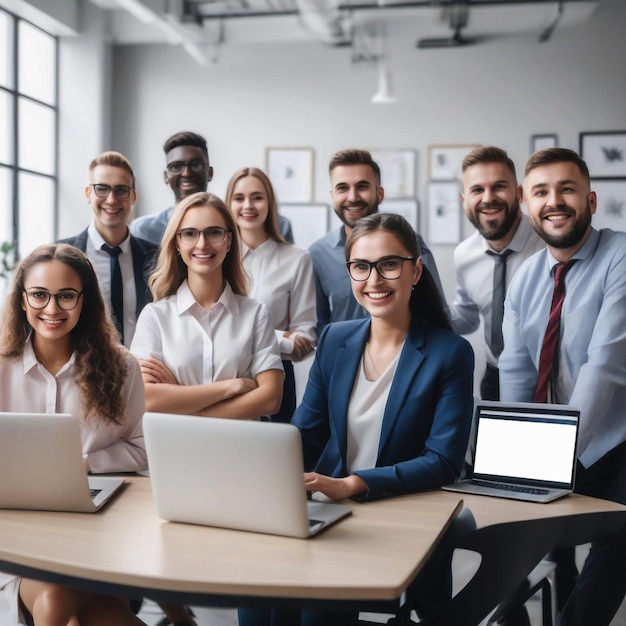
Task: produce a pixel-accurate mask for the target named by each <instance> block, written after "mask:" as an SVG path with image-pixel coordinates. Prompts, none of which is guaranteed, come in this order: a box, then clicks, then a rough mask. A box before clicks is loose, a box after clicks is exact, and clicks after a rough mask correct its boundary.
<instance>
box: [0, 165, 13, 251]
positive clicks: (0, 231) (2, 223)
mask: <svg viewBox="0 0 626 626" xmlns="http://www.w3.org/2000/svg"><path fill="white" fill-rule="evenodd" d="M12 175H13V172H12V171H11V170H10V169H9V168H8V167H0V243H2V242H3V241H11V240H12V239H13V224H12V222H13V185H12V183H13V176H12Z"/></svg>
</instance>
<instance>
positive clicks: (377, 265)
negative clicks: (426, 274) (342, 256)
mask: <svg viewBox="0 0 626 626" xmlns="http://www.w3.org/2000/svg"><path fill="white" fill-rule="evenodd" d="M418 258H419V257H415V256H386V257H383V258H382V259H378V261H365V260H363V259H358V260H356V261H348V262H347V263H346V267H347V268H348V273H349V274H350V278H352V280H358V281H363V280H367V279H368V278H369V277H370V274H371V273H372V269H375V270H376V271H377V272H378V275H379V276H380V277H381V278H384V279H385V280H397V279H398V278H400V275H401V274H402V268H403V267H404V261H417V259H418Z"/></svg>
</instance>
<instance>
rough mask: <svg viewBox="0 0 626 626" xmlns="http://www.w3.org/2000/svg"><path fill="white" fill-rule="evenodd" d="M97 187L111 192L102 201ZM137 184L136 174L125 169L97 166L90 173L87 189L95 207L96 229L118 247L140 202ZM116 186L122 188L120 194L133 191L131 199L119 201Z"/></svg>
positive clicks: (130, 194)
mask: <svg viewBox="0 0 626 626" xmlns="http://www.w3.org/2000/svg"><path fill="white" fill-rule="evenodd" d="M93 185H108V186H109V187H110V188H111V191H110V193H109V194H108V195H107V196H106V197H104V198H99V197H98V196H97V195H96V192H95V190H94V188H93ZM133 185H134V183H133V177H132V175H131V174H130V172H127V171H126V170H124V169H122V168H121V167H115V166H113V165H96V167H94V168H93V169H92V170H91V171H90V172H89V185H87V186H86V187H85V197H86V198H87V201H88V202H89V203H90V204H91V207H92V208H93V213H94V216H95V225H96V230H97V231H98V232H99V233H100V234H101V235H102V237H103V238H104V239H105V241H107V242H108V243H110V244H111V245H117V244H118V243H119V241H121V239H124V237H125V236H126V232H127V229H128V226H127V225H126V223H127V221H128V218H129V216H130V212H131V211H132V209H133V205H134V204H135V202H136V201H137V194H136V193H135V190H134V189H132V187H133ZM115 187H118V191H119V188H128V187H129V188H131V189H130V193H129V195H128V197H127V198H123V199H119V194H118V193H116V191H115ZM120 237H121V239H120Z"/></svg>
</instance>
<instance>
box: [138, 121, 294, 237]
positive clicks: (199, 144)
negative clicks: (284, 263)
mask: <svg viewBox="0 0 626 626" xmlns="http://www.w3.org/2000/svg"><path fill="white" fill-rule="evenodd" d="M163 152H165V163H166V165H165V170H164V172H163V179H164V180H165V184H166V185H169V186H170V187H171V189H172V191H173V192H174V204H175V205H176V204H178V203H179V202H180V201H181V200H182V199H183V198H186V197H187V196H189V195H191V194H192V193H196V192H198V191H206V190H207V186H208V184H209V183H210V182H211V180H212V178H213V168H212V167H211V164H210V161H209V150H208V148H207V143H206V139H205V138H204V137H203V136H202V135H198V134H197V133H192V132H181V133H176V134H175V135H172V136H171V137H170V138H169V139H167V140H166V141H165V143H164V144H163ZM173 210H174V207H173V206H171V207H168V208H167V209H165V210H164V211H161V212H160V213H156V214H153V215H142V216H141V217H138V218H136V219H134V220H133V221H132V223H131V225H130V231H131V232H132V234H133V235H135V237H141V238H142V239H146V240H147V241H151V242H152V243H154V244H156V245H161V239H162V238H163V233H164V232H165V227H166V226H167V223H168V221H169V219H170V216H171V215H172V211H173ZM278 222H279V226H280V232H281V233H282V235H283V237H284V238H285V239H286V240H287V241H289V242H291V243H293V232H292V229H291V224H290V222H289V220H288V219H287V218H286V217H283V216H282V215H279V216H278Z"/></svg>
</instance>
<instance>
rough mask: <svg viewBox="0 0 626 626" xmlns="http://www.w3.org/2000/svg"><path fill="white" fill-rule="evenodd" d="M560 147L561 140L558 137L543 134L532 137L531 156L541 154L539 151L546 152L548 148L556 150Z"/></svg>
mask: <svg viewBox="0 0 626 626" xmlns="http://www.w3.org/2000/svg"><path fill="white" fill-rule="evenodd" d="M558 145H559V140H558V137H557V136H556V135H552V134H543V135H531V136H530V153H531V154H535V152H539V150H545V149H546V148H556V147H557V146H558Z"/></svg>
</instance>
